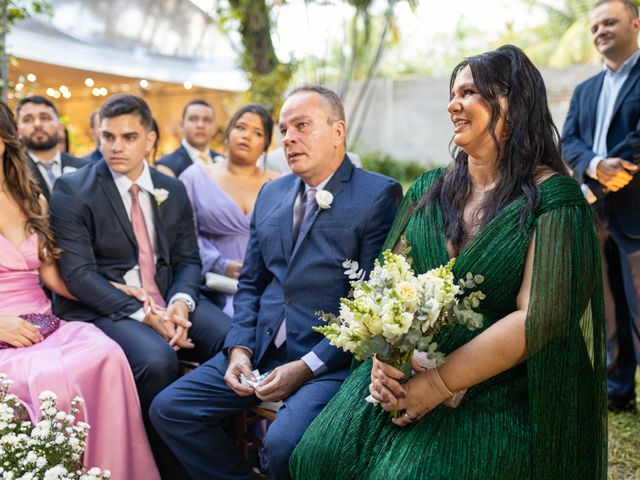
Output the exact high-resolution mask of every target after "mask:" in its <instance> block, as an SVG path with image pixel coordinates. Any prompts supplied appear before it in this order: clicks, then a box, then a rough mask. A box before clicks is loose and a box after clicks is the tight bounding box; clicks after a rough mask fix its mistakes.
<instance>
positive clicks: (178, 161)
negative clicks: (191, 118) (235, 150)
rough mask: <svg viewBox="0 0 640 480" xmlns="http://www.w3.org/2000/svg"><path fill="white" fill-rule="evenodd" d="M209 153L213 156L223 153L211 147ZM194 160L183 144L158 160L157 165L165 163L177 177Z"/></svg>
mask: <svg viewBox="0 0 640 480" xmlns="http://www.w3.org/2000/svg"><path fill="white" fill-rule="evenodd" d="M209 154H210V155H211V158H214V157H216V156H219V155H222V154H221V153H218V152H216V151H215V150H212V149H209ZM192 163H193V161H192V160H191V157H190V156H189V153H188V152H187V149H186V148H184V146H183V145H182V144H180V146H179V147H178V148H177V149H175V150H174V151H173V152H171V153H168V154H167V155H165V156H164V157H162V158H161V159H160V160H158V161H157V162H156V165H164V166H165V167H167V168H169V169H170V170H171V171H172V172H173V173H175V175H176V177H178V176H180V174H181V173H182V172H183V171H184V170H185V169H186V168H187V167H189V166H190V165H191V164H192Z"/></svg>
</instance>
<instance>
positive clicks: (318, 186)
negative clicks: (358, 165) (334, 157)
mask: <svg viewBox="0 0 640 480" xmlns="http://www.w3.org/2000/svg"><path fill="white" fill-rule="evenodd" d="M333 173H335V172H333ZM333 173H332V174H331V175H329V176H328V177H327V178H325V179H324V180H323V181H322V182H320V183H319V184H318V185H317V186H315V187H310V186H309V185H307V184H306V183H305V184H304V193H307V190H309V189H311V188H315V190H316V192H319V191H320V190H324V187H326V186H327V183H329V180H331V177H333Z"/></svg>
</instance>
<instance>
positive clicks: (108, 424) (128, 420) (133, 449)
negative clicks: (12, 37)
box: [0, 101, 159, 480]
mask: <svg viewBox="0 0 640 480" xmlns="http://www.w3.org/2000/svg"><path fill="white" fill-rule="evenodd" d="M42 135H44V134H42ZM21 148H22V147H21V144H20V142H19V140H18V138H17V134H16V128H15V125H14V123H13V117H12V114H11V111H10V110H9V108H8V107H7V106H6V104H4V103H3V102H1V101H0V158H2V165H1V168H0V372H2V373H5V374H7V376H8V377H9V378H10V379H11V380H13V382H14V383H13V385H12V386H11V388H10V393H13V394H15V395H16V396H17V397H18V398H19V399H20V401H21V402H22V403H23V404H24V406H25V407H26V409H27V411H28V413H29V416H30V417H31V419H32V420H34V421H36V420H37V419H38V413H39V406H40V401H39V400H38V395H39V394H40V393H41V392H42V391H44V390H51V391H53V392H54V393H55V394H56V395H57V397H58V408H59V409H61V410H64V411H66V412H69V410H70V405H71V400H72V399H73V398H74V397H75V396H80V397H82V398H83V399H84V403H83V404H82V405H81V407H80V409H81V412H80V415H79V416H80V418H79V420H82V421H85V422H87V423H89V424H90V425H91V430H89V436H88V439H87V447H86V450H85V455H84V463H85V465H88V466H97V467H100V468H102V469H108V470H110V471H111V473H112V478H114V479H127V478H144V479H153V480H155V479H158V478H159V475H158V470H157V468H156V466H155V463H154V460H153V456H152V454H151V449H150V448H149V443H148V441H147V437H146V434H145V430H144V427H143V424H142V416H141V413H140V404H139V402H138V395H137V393H136V387H135V383H134V381H133V377H132V375H131V372H130V370H129V365H128V363H127V359H126V358H125V356H124V353H123V352H122V350H120V347H119V346H118V345H117V344H116V343H115V342H113V341H112V340H110V339H109V338H108V337H107V336H106V335H104V334H103V333H102V332H101V331H100V330H98V329H97V328H96V327H94V326H93V325H91V324H89V323H84V322H65V321H59V320H58V319H56V318H55V317H53V315H52V313H51V303H50V302H49V299H48V298H47V296H46V295H45V293H44V291H43V289H42V288H41V286H40V282H42V283H44V284H45V285H46V286H47V287H48V288H49V289H51V290H52V291H53V292H55V293H57V294H59V295H65V296H70V294H69V292H68V291H67V288H66V287H65V285H64V283H63V281H62V278H61V277H60V274H59V272H58V269H57V267H56V263H55V259H56V257H57V256H58V255H59V254H60V251H59V249H57V248H56V246H55V244H54V240H53V236H52V234H51V231H50V230H49V225H48V219H47V215H46V212H47V205H46V201H45V200H44V197H43V196H42V195H40V193H39V190H38V187H37V185H36V183H35V181H34V180H33V179H32V178H31V176H30V174H29V171H28V167H27V163H26V162H27V159H26V158H25V157H24V154H23V153H22V149H21ZM119 288H122V289H123V290H125V291H127V288H126V287H125V286H119ZM127 292H128V293H129V294H133V295H136V296H137V297H138V298H140V297H139V295H142V294H143V293H144V292H141V291H135V292H134V291H133V290H129V291H127ZM58 322H59V323H58Z"/></svg>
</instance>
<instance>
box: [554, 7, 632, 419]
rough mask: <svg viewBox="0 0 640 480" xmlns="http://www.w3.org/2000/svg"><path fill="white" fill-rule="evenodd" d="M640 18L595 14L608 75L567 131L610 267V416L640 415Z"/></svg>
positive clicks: (582, 94)
mask: <svg viewBox="0 0 640 480" xmlns="http://www.w3.org/2000/svg"><path fill="white" fill-rule="evenodd" d="M638 32H640V18H638V7H637V6H636V4H635V2H633V1H632V0H600V1H598V2H596V6H595V7H594V9H593V11H592V12H591V34H592V37H593V42H594V45H595V46H596V48H597V49H598V51H599V52H600V53H601V54H602V56H603V57H604V60H605V66H604V69H603V71H602V72H601V73H599V74H598V75H596V76H595V77H592V78H590V79H588V80H587V81H585V82H584V83H582V84H580V85H578V87H577V88H576V90H575V92H574V94H573V98H572V99H571V106H570V108H569V113H568V116H567V120H566V122H565V125H564V129H563V132H562V140H563V155H564V158H565V160H566V161H567V163H568V164H569V165H570V166H571V168H572V169H573V171H574V175H575V177H576V179H577V180H578V181H579V182H581V183H582V190H583V192H584V194H585V197H586V198H587V200H588V201H589V203H593V204H594V210H595V213H596V217H597V219H598V230H599V234H600V239H601V248H602V257H603V261H604V262H603V263H604V268H603V271H604V287H605V288H604V292H605V309H606V316H607V369H608V395H609V409H610V410H613V411H633V410H635V408H636V394H635V380H634V377H635V373H636V369H637V365H638V363H640V208H638V205H640V175H637V174H636V172H637V171H638V160H639V159H640V50H638Z"/></svg>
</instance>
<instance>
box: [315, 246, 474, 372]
mask: <svg viewBox="0 0 640 480" xmlns="http://www.w3.org/2000/svg"><path fill="white" fill-rule="evenodd" d="M407 252H408V250H406V251H405V252H404V253H405V254H406V253H407ZM383 258H384V263H380V261H378V260H376V262H375V267H374V269H373V271H372V272H371V275H370V278H369V279H368V280H366V281H365V280H364V274H365V272H364V271H363V270H359V265H358V263H357V262H354V261H350V260H347V261H345V262H344V263H343V266H344V267H345V268H346V271H345V275H348V276H349V279H350V280H351V282H350V284H351V288H352V290H351V293H350V295H349V298H342V299H340V310H339V314H338V315H337V316H336V315H334V314H332V313H328V314H325V313H323V312H318V315H319V317H320V318H322V319H323V320H325V321H326V322H327V325H323V326H320V327H314V330H315V331H317V332H321V333H322V334H324V335H325V336H326V337H327V338H328V339H329V341H330V343H331V344H332V345H334V346H336V347H339V348H342V349H343V350H345V351H348V352H352V353H353V354H354V357H355V358H356V359H357V360H361V361H362V360H365V359H367V358H370V357H372V356H374V355H376V356H377V357H378V358H380V360H382V361H384V362H385V363H389V364H391V365H394V366H396V367H398V368H400V369H401V370H402V371H403V372H404V373H405V374H406V376H407V377H408V376H409V375H410V373H411V358H412V356H413V353H414V351H415V350H418V351H421V352H426V355H427V357H428V358H430V359H432V360H435V364H437V365H439V364H441V363H442V362H444V360H445V356H444V354H442V353H441V352H439V351H438V345H437V343H436V342H435V341H434V340H433V339H434V336H435V335H436V334H437V333H438V332H439V331H440V330H441V329H442V328H444V327H446V326H449V325H453V324H461V325H465V326H466V327H467V328H469V329H471V330H474V329H477V328H481V327H482V320H483V317H482V315H481V314H480V313H478V312H475V311H474V310H473V309H474V308H477V307H478V306H479V305H480V301H481V300H483V299H484V298H485V295H484V294H483V293H482V292H481V291H479V290H477V285H479V284H481V283H482V282H483V281H484V278H483V277H482V276H481V275H472V274H471V273H468V274H467V275H466V277H465V278H464V279H461V280H460V281H459V282H457V283H456V281H455V279H454V276H453V271H452V268H453V265H454V263H455V259H452V260H451V261H450V262H449V263H447V264H446V265H443V266H440V267H438V268H434V269H432V270H429V271H428V272H426V273H423V274H421V275H415V274H414V272H413V270H412V269H411V264H410V261H409V260H408V259H407V258H406V257H405V256H404V255H400V254H395V253H393V252H391V251H390V250H386V251H385V252H384V253H383ZM471 289H475V290H474V291H473V292H471V293H469V294H468V295H466V296H465V291H468V290H471Z"/></svg>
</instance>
